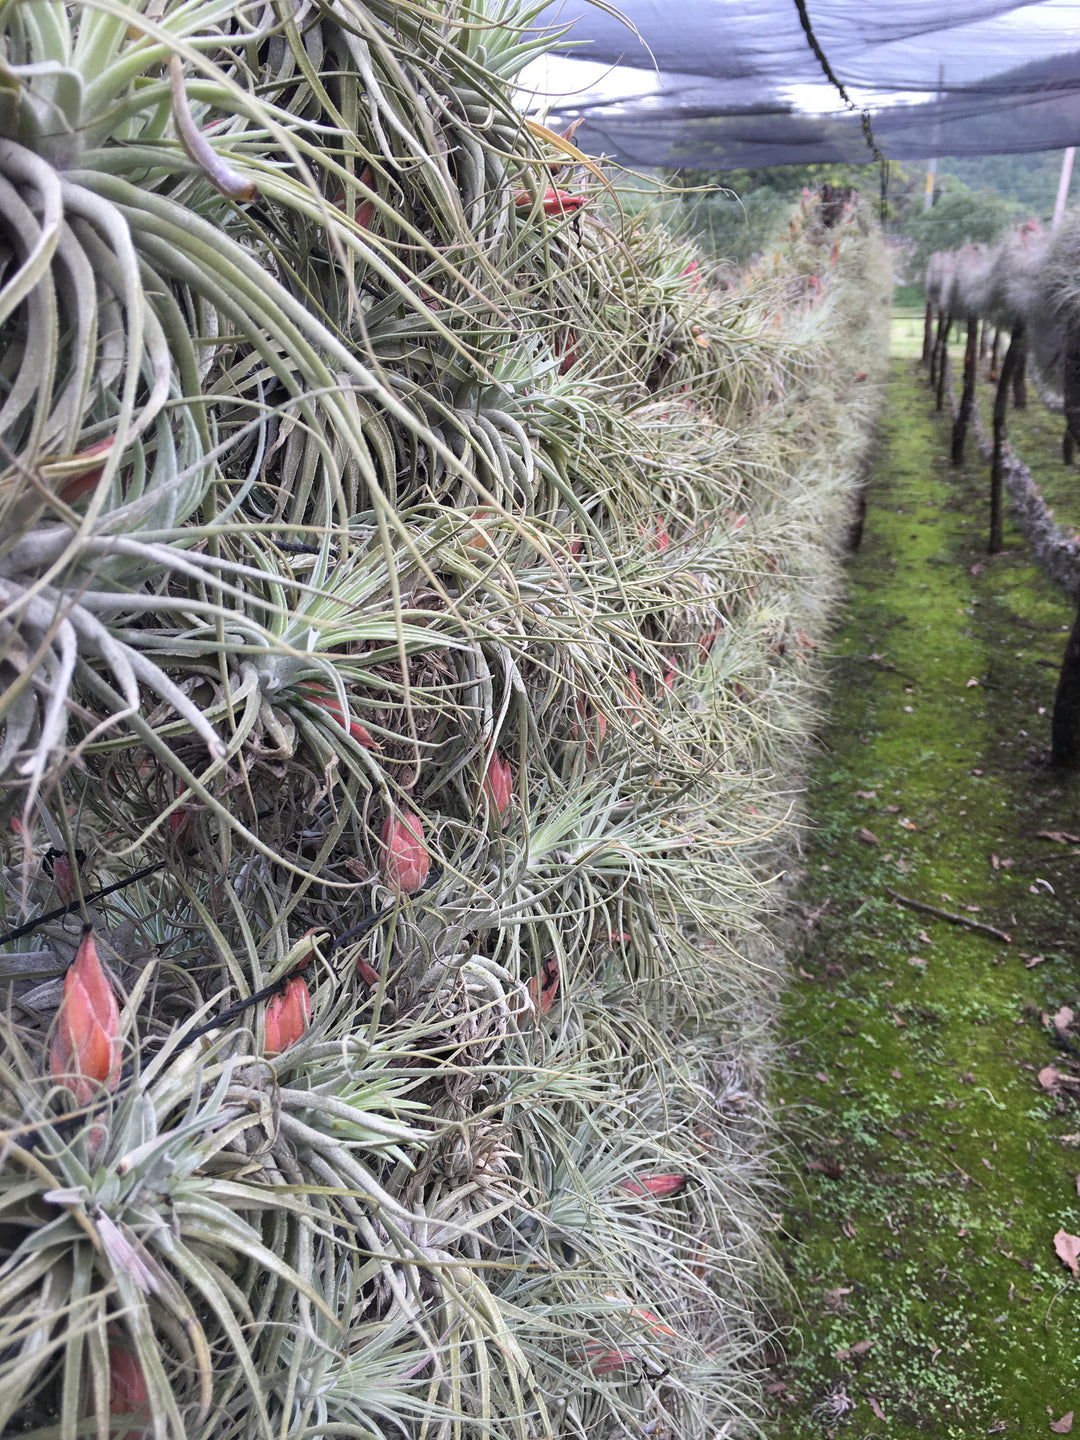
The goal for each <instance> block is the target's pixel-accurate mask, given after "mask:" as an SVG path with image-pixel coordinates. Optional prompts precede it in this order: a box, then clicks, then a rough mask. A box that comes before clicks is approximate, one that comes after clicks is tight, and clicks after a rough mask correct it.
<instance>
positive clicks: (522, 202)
mask: <svg viewBox="0 0 1080 1440" xmlns="http://www.w3.org/2000/svg"><path fill="white" fill-rule="evenodd" d="M585 203H586V199H585V196H584V195H570V194H568V193H567V191H565V190H545V191H544V194H543V198H542V199H541V201H540V204H541V207H542V209H543V211H544V214H545V215H572V214H573V213H574V211H575V210H580V209H581V207H582V206H583V205H584V204H585ZM514 204H515V206H516V207H517V208H518V209H519V210H529V209H531V208H532V204H533V197H532V196H531V195H530V194H529V192H528V191H527V190H516V191H515V192H514Z"/></svg>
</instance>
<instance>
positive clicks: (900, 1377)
mask: <svg viewBox="0 0 1080 1440" xmlns="http://www.w3.org/2000/svg"><path fill="white" fill-rule="evenodd" d="M894 334H895V322H894ZM920 341H921V334H920ZM898 348H900V350H901V354H903V353H905V351H904V348H903V347H902V346H901V347H898ZM947 451H948V424H947V421H946V418H945V417H942V416H937V415H935V414H934V412H933V401H932V398H931V396H930V394H929V391H928V390H927V389H926V386H925V383H924V381H923V380H922V379H921V378H920V377H919V376H918V375H917V374H916V373H915V371H914V369H913V367H912V366H911V365H910V363H909V362H908V361H906V360H904V359H898V360H896V361H895V362H894V375H893V381H892V387H891V390H890V404H889V408H888V418H887V420H886V421H885V423H884V425H883V435H882V448H881V455H880V462H879V465H878V468H877V472H876V475H875V477H874V480H873V482H872V485H871V489H870V493H869V506H868V515H867V523H866V533H865V539H864V542H863V547H862V549H861V551H860V553H859V554H858V556H857V557H856V558H855V559H854V560H853V561H852V564H851V569H850V572H849V587H850V590H851V592H852V602H851V605H850V607H849V609H848V611H847V613H846V617H845V622H844V624H843V627H842V628H841V629H840V630H839V632H838V633H837V636H836V642H835V650H834V656H833V659H832V661H831V665H832V670H833V684H832V687H831V690H832V695H833V697H834V699H833V709H832V715H831V719H830V725H829V728H828V730H827V731H826V733H825V735H824V737H823V743H822V746H821V750H820V752H819V755H818V759H817V762H816V764H815V766H814V769H813V774H812V778H811V782H810V790H809V797H808V806H809V811H810V814H811V817H812V819H813V821H814V829H813V831H812V833H811V836H810V838H809V841H808V844H807V847H806V852H805V856H804V869H803V870H802V872H801V876H800V887H799V891H798V896H799V901H800V903H801V905H802V907H804V911H805V913H806V914H807V915H808V916H811V917H813V916H816V917H817V918H816V919H814V920H813V921H812V924H810V926H809V933H808V936H807V939H806V943H805V948H804V951H803V953H802V955H801V957H800V958H799V959H798V960H797V961H796V962H795V963H796V965H797V966H798V971H797V974H798V976H799V978H797V979H796V980H795V981H794V983H793V985H792V987H791V989H790V991H789V994H788V997H787V1002H786V1007H785V1014H784V1026H785V1038H786V1045H785V1048H784V1050H783V1052H782V1059H781V1060H780V1062H779V1063H778V1066H777V1069H776V1073H775V1076H774V1081H773V1087H774V1088H773V1098H774V1103H775V1105H776V1107H777V1109H778V1110H779V1112H780V1113H781V1115H783V1116H785V1117H786V1120H785V1128H786V1131H787V1134H788V1137H789V1141H790V1157H791V1160H792V1167H793V1168H792V1174H791V1189H790V1195H789V1200H788V1204H787V1206H786V1207H785V1209H784V1212H783V1221H782V1227H781V1238H780V1246H781V1249H782V1253H783V1256H784V1259H785V1262H786V1264H787V1266H788V1270H789V1274H790V1278H791V1280H792V1284H793V1287H794V1289H795V1291H796V1293H797V1294H798V1296H799V1300H800V1303H801V1307H802V1308H801V1310H799V1311H798V1312H793V1313H792V1315H791V1317H790V1318H791V1324H792V1332H791V1336H790V1340H789V1344H788V1347H787V1355H786V1357H785V1358H784V1359H782V1360H781V1361H780V1363H779V1365H778V1366H777V1368H776V1372H775V1375H776V1378H775V1380H774V1382H773V1386H772V1394H773V1397H774V1402H775V1403H774V1421H775V1432H774V1433H775V1434H776V1435H777V1436H801V1435H812V1434H820V1433H823V1432H824V1431H827V1430H829V1429H832V1428H835V1427H836V1426H837V1425H838V1424H840V1423H842V1422H844V1421H848V1420H850V1421H851V1422H852V1423H853V1428H854V1429H855V1430H857V1432H858V1434H859V1435H860V1436H862V1435H865V1436H878V1435H881V1436H884V1435H888V1436H891V1437H907V1436H915V1435H927V1434H932V1435H940V1436H956V1437H959V1436H971V1435H981V1434H987V1433H994V1434H996V1433H1000V1434H1008V1435H1014V1436H1015V1435H1021V1436H1027V1435H1031V1436H1034V1435H1044V1434H1046V1433H1047V1431H1048V1425H1049V1419H1050V1417H1049V1416H1048V1415H1047V1407H1050V1408H1051V1409H1052V1413H1053V1416H1054V1418H1058V1417H1059V1416H1060V1415H1061V1414H1062V1413H1063V1412H1064V1411H1067V1410H1069V1409H1072V1408H1074V1406H1075V1405H1076V1403H1077V1399H1078V1387H1080V1362H1078V1359H1077V1355H1078V1347H1077V1329H1078V1313H1080V1312H1078V1308H1077V1301H1076V1285H1075V1282H1073V1281H1072V1280H1071V1279H1070V1277H1069V1274H1068V1272H1067V1271H1066V1270H1065V1269H1064V1267H1063V1266H1062V1265H1061V1264H1060V1263H1059V1262H1058V1260H1057V1259H1056V1258H1055V1255H1054V1247H1053V1237H1054V1234H1055V1233H1056V1232H1057V1231H1058V1230H1059V1229H1061V1228H1064V1229H1065V1230H1066V1231H1069V1232H1070V1233H1074V1234H1075V1233H1077V1232H1078V1229H1080V1200H1078V1199H1077V1189H1076V1183H1075V1179H1074V1177H1075V1174H1076V1172H1077V1171H1078V1170H1080V1155H1078V1154H1077V1151H1076V1140H1075V1136H1076V1132H1078V1131H1080V1115H1078V1114H1077V1111H1076V1107H1075V1103H1074V1102H1073V1101H1071V1100H1069V1099H1067V1098H1064V1097H1063V1096H1055V1095H1051V1094H1047V1093H1046V1092H1045V1091H1044V1090H1043V1089H1042V1087H1041V1086H1040V1084H1039V1082H1038V1079H1037V1075H1038V1072H1039V1071H1040V1070H1041V1069H1042V1068H1043V1067H1044V1066H1046V1065H1048V1064H1055V1065H1057V1066H1058V1067H1059V1068H1060V1069H1062V1070H1067V1069H1068V1066H1069V1063H1070V1059H1071V1057H1069V1056H1066V1055H1064V1054H1063V1053H1062V1052H1061V1051H1060V1050H1058V1049H1055V1048H1053V1047H1052V1045H1051V1036H1050V1032H1049V1031H1048V1029H1047V1028H1046V1027H1045V1026H1044V1025H1043V1024H1042V1023H1041V1020H1040V1017H1041V1015H1042V1014H1043V1012H1048V1013H1050V1014H1053V1013H1054V1012H1055V1011H1056V1010H1057V1008H1058V1007H1059V1006H1061V1005H1063V1004H1074V1003H1075V1002H1076V998H1077V981H1076V973H1075V965H1074V963H1073V961H1072V959H1071V957H1072V956H1073V955H1074V954H1075V951H1076V947H1077V941H1078V939H1080V933H1078V932H1080V927H1078V924H1077V920H1076V904H1075V902H1076V897H1077V889H1078V886H1077V861H1078V860H1080V849H1078V848H1077V847H1075V846H1070V845H1067V844H1061V843H1058V842H1055V841H1048V840H1046V839H1043V838H1039V836H1038V833H1037V832H1038V831H1040V830H1048V831H1049V830H1065V831H1072V830H1075V828H1076V821H1077V812H1078V805H1077V800H1078V795H1077V788H1076V786H1075V785H1071V786H1066V785H1065V784H1064V783H1063V782H1062V781H1061V780H1060V778H1059V777H1056V776H1054V775H1053V774H1052V773H1050V772H1048V771H1047V770H1046V769H1045V768H1044V762H1045V754H1046V746H1047V743H1048V730H1049V712H1050V707H1051V705H1052V700H1053V687H1054V683H1055V671H1056V667H1057V664H1058V662H1059V660H1060V651H1061V646H1062V641H1063V634H1062V632H1063V630H1064V628H1065V627H1066V625H1067V623H1068V621H1069V619H1070V615H1069V611H1068V606H1067V604H1066V602H1065V601H1064V600H1063V599H1062V598H1061V597H1060V596H1059V595H1058V593H1057V592H1056V591H1055V590H1053V589H1052V588H1051V586H1050V585H1049V584H1048V582H1046V581H1045V580H1044V579H1043V577H1042V576H1041V574H1040V573H1038V572H1037V571H1036V570H1035V569H1033V567H1032V566H1031V565H1030V564H1029V563H1028V561H1027V557H1026V554H1025V547H1024V545H1023V541H1022V540H1021V538H1020V536H1019V534H1018V533H1017V532H1016V531H1015V530H1013V531H1011V532H1007V535H1006V549H1007V551H1008V552H1009V553H1007V554H1004V555H1001V556H998V557H996V558H994V559H992V560H991V559H990V558H988V557H987V556H986V555H985V553H984V551H985V531H986V508H987V499H986V493H987V480H986V473H985V466H983V465H982V463H981V462H979V461H978V460H977V459H972V460H971V461H970V462H969V464H968V466H966V467H965V468H964V469H963V470H961V471H959V472H956V471H953V470H951V468H950V466H949V464H948V460H947ZM970 453H971V455H972V456H974V453H975V447H974V445H972V446H971V447H970ZM1027 458H1028V457H1027V455H1026V454H1025V459H1027ZM971 682H975V683H971ZM863 831H865V832H869V834H870V835H872V836H873V837H874V840H867V839H866V838H860V832H863ZM1048 886H1049V887H1052V893H1051V890H1050V889H1049V888H1047V887H1048ZM886 887H890V888H892V889H894V890H896V891H899V892H901V893H904V894H906V895H909V896H912V897H917V898H919V899H921V900H924V901H926V902H928V903H930V904H933V905H936V906H939V907H941V908H943V909H945V910H949V911H952V912H957V913H961V914H964V915H969V916H970V917H971V918H973V919H978V920H983V921H987V922H988V923H990V924H993V925H996V926H1000V927H1002V928H1004V929H1005V930H1006V931H1007V932H1009V933H1010V934H1011V935H1012V936H1013V943H1012V944H1011V945H1004V944H1001V943H998V942H996V941H994V940H993V939H991V938H990V937H988V936H985V935H979V934H975V933H973V932H971V931H966V930H963V929H961V928H959V927H956V926H953V925H949V924H947V923H945V922H943V921H941V920H935V919H932V918H931V917H929V916H927V915H919V914H916V913H914V912H912V911H910V910H907V909H902V908H900V907H898V906H897V905H895V904H894V903H892V901H891V900H890V899H889V897H888V895H887V893H886ZM974 907H978V909H977V910H975V909H974ZM1035 956H1041V957H1042V959H1041V961H1040V962H1039V963H1038V964H1035V965H1033V966H1032V967H1031V968H1028V966H1027V965H1026V963H1025V957H1026V958H1027V959H1031V958H1033V957H1035ZM865 1342H869V1344H866V1343H865Z"/></svg>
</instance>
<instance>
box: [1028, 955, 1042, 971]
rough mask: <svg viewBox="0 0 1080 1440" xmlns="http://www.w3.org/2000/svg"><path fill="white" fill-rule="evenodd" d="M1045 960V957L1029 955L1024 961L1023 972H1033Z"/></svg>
mask: <svg viewBox="0 0 1080 1440" xmlns="http://www.w3.org/2000/svg"><path fill="white" fill-rule="evenodd" d="M1045 959H1046V956H1045V955H1029V956H1028V958H1027V959H1026V960H1025V961H1024V969H1025V970H1034V969H1035V966H1036V965H1041V964H1042V963H1043V961H1044V960H1045Z"/></svg>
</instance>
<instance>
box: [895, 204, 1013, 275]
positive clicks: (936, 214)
mask: <svg viewBox="0 0 1080 1440" xmlns="http://www.w3.org/2000/svg"><path fill="white" fill-rule="evenodd" d="M1017 214H1018V207H1017V206H1016V205H1015V203H1014V202H1012V201H1010V200H1003V199H1002V198H1001V196H1000V195H997V194H995V193H994V191H993V190H969V189H968V187H967V186H966V185H964V184H962V183H961V182H960V181H959V180H952V179H950V180H949V181H948V189H947V190H945V191H944V193H943V194H941V195H939V196H938V198H937V199H936V201H935V203H934V205H933V207H932V208H931V209H929V210H920V209H919V208H918V207H917V206H916V207H915V208H914V209H913V210H912V211H911V213H910V214H909V216H908V218H907V221H906V223H905V225H904V234H905V235H908V236H909V237H910V238H911V239H913V240H914V241H915V247H914V249H913V250H912V252H911V255H910V258H909V260H908V273H909V275H910V276H911V278H912V279H913V280H919V281H920V282H921V281H922V280H923V278H924V277H925V275H926V262H927V261H928V260H929V259H930V256H931V255H933V254H934V253H935V251H937V250H955V249H956V248H957V247H958V246H960V245H968V244H972V243H982V244H991V243H992V242H993V241H994V240H996V239H997V238H998V236H999V235H1000V234H1001V233H1002V232H1003V231H1004V230H1005V228H1006V227H1007V226H1008V225H1009V223H1010V222H1011V221H1012V220H1014V219H1016V217H1017Z"/></svg>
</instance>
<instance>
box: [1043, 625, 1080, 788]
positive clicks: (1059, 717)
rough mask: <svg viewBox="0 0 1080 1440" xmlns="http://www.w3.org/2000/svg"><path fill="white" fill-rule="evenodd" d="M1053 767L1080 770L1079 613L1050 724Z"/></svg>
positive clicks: (1066, 654) (1072, 631) (1063, 666)
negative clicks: (1079, 768)
mask: <svg viewBox="0 0 1080 1440" xmlns="http://www.w3.org/2000/svg"><path fill="white" fill-rule="evenodd" d="M1050 764H1051V765H1053V766H1055V767H1056V768H1058V769H1061V770H1075V769H1076V768H1077V767H1078V766H1080V611H1077V615H1076V619H1075V620H1074V621H1073V627H1072V630H1071V631H1070V632H1069V638H1068V640H1067V642H1066V644H1065V656H1064V659H1063V660H1062V662H1061V674H1060V675H1059V676H1058V686H1057V694H1056V695H1055V696H1054V718H1053V720H1052V721H1051V724H1050Z"/></svg>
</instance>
